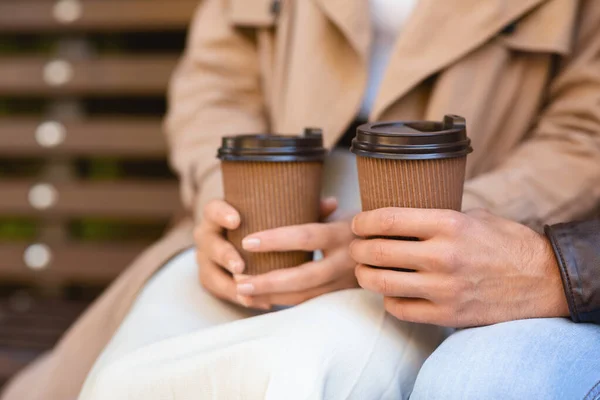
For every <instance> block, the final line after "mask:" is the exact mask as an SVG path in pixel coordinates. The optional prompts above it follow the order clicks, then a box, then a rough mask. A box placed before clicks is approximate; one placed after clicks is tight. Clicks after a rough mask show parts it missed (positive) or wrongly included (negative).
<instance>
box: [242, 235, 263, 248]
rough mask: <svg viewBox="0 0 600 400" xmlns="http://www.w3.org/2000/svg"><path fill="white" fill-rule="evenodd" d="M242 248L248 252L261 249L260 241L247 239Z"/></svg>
mask: <svg viewBox="0 0 600 400" xmlns="http://www.w3.org/2000/svg"><path fill="white" fill-rule="evenodd" d="M242 247H243V248H244V249H246V250H254V249H258V248H259V247H260V239H258V238H246V239H244V240H242Z"/></svg>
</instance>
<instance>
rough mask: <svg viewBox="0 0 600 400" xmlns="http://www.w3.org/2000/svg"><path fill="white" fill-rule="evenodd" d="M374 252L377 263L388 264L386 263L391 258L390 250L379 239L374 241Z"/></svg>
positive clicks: (381, 265) (379, 264)
mask: <svg viewBox="0 0 600 400" xmlns="http://www.w3.org/2000/svg"><path fill="white" fill-rule="evenodd" d="M372 254H373V260H374V261H375V263H376V265H378V266H380V267H385V266H386V265H385V264H386V262H387V260H388V258H389V251H388V249H387V247H386V246H385V245H384V244H383V243H382V242H379V241H378V242H376V243H374V245H373V251H372Z"/></svg>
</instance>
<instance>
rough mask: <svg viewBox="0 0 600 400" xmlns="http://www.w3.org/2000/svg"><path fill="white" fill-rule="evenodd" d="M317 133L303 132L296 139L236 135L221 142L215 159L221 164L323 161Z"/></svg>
mask: <svg viewBox="0 0 600 400" xmlns="http://www.w3.org/2000/svg"><path fill="white" fill-rule="evenodd" d="M325 154H326V150H325V148H324V147H323V133H322V131H321V129H317V128H306V129H305V130H304V134H303V135H300V136H284V135H276V134H257V135H236V136H227V137H224V138H223V141H222V144H221V148H220V149H219V152H218V155H217V157H218V158H220V159H221V160H223V161H267V162H286V161H323V160H324V159H325Z"/></svg>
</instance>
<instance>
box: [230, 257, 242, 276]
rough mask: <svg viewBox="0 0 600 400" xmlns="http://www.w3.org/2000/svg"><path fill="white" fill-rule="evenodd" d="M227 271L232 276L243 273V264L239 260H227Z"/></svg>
mask: <svg viewBox="0 0 600 400" xmlns="http://www.w3.org/2000/svg"><path fill="white" fill-rule="evenodd" d="M228 264H229V270H230V271H231V272H232V273H234V274H239V273H240V272H243V271H244V263H243V262H241V261H240V260H229V263H228Z"/></svg>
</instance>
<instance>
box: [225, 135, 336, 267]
mask: <svg viewBox="0 0 600 400" xmlns="http://www.w3.org/2000/svg"><path fill="white" fill-rule="evenodd" d="M325 153H326V151H325V149H324V148H323V138H322V134H321V131H320V130H316V129H307V130H305V132H304V135H302V136H282V135H239V136H232V137H226V138H223V142H222V146H221V148H220V149H219V155H218V157H219V158H220V159H221V170H222V172H223V186H224V192H225V201H226V202H228V203H229V204H231V205H232V206H233V207H234V208H235V209H236V210H238V212H239V213H240V216H241V225H240V227H239V228H238V229H236V230H232V231H228V232H227V238H228V240H230V241H231V243H232V244H233V245H234V246H235V248H236V249H237V250H238V251H239V253H240V255H241V256H242V257H243V258H244V261H245V262H246V269H245V270H244V274H248V275H257V274H263V273H265V272H269V271H272V270H276V269H281V268H290V267H295V266H298V265H300V264H303V263H305V262H308V261H310V260H311V259H312V253H310V252H304V251H289V252H270V253H254V252H247V251H245V250H244V249H243V248H242V239H244V238H245V237H246V236H247V235H250V234H252V233H256V232H259V231H264V230H267V229H273V228H278V227H283V226H290V225H300V224H307V223H312V222H318V220H319V209H320V195H321V176H322V171H323V161H324V158H325Z"/></svg>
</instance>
